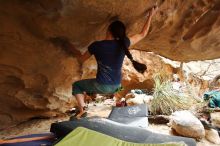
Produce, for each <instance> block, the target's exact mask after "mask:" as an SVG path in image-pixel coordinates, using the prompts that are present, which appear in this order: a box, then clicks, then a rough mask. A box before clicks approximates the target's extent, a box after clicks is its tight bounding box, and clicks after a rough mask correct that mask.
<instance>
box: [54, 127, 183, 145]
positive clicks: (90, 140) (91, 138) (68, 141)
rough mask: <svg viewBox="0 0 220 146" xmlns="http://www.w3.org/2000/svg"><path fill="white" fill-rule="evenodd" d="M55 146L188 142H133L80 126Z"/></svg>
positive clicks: (181, 143) (180, 143)
mask: <svg viewBox="0 0 220 146" xmlns="http://www.w3.org/2000/svg"><path fill="white" fill-rule="evenodd" d="M55 146H186V144H185V143H183V142H179V143H176V142H175V143H162V144H140V143H132V142H126V141H122V140H119V139H117V138H114V137H111V136H108V135H105V134H102V133H99V132H96V131H93V130H90V129H87V128H83V127H78V128H76V129H75V130H73V131H72V132H71V133H69V134H68V135H67V136H66V137H64V138H63V139H62V140H61V141H60V142H59V143H57V144H56V145H55Z"/></svg>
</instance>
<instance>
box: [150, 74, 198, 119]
mask: <svg viewBox="0 0 220 146" xmlns="http://www.w3.org/2000/svg"><path fill="white" fill-rule="evenodd" d="M154 81H155V86H154V93H153V97H154V98H153V100H152V101H151V103H150V111H151V113H152V115H158V114H162V115H170V114H171V113H173V112H175V111H178V110H186V109H189V108H190V107H191V106H192V105H193V103H194V100H193V98H191V97H190V96H188V95H187V94H180V93H179V92H177V91H176V90H174V89H173V88H172V82H171V81H170V80H169V79H168V77H167V76H166V75H165V74H161V73H160V74H156V75H155V76H154Z"/></svg>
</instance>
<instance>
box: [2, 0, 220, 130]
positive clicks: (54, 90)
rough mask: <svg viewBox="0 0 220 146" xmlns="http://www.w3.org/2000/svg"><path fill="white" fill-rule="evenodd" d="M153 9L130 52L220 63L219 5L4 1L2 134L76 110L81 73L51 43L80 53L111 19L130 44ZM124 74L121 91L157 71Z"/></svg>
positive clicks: (149, 0)
mask: <svg viewBox="0 0 220 146" xmlns="http://www.w3.org/2000/svg"><path fill="white" fill-rule="evenodd" d="M155 4H157V5H158V6H159V11H158V13H157V14H156V16H155V17H154V18H153V21H152V25H151V28H150V33H149V35H148V36H147V37H146V38H145V39H144V40H143V41H141V42H140V43H139V44H137V45H136V46H134V48H136V49H139V50H144V51H153V52H155V53H157V54H160V55H162V56H165V57H168V58H171V59H173V60H180V61H190V60H205V59H214V58H218V57H220V51H219V48H220V37H219V36H220V27H219V26H220V15H219V12H220V2H219V1H218V0H186V1H179V0H172V1H170V0H164V1H163V0H138V1H135V2H134V1H126V2H125V1H118V0H104V1H98V0H1V1H0V79H1V80H0V129H1V128H3V127H7V126H9V125H12V124H15V123H18V122H21V121H24V120H26V119H29V118H31V117H36V116H46V117H47V116H55V115H57V114H59V113H62V112H64V111H66V110H67V109H68V108H69V107H71V106H72V105H73V101H72V98H71V84H72V82H74V81H76V80H78V79H80V78H81V72H82V71H81V69H80V67H79V65H78V63H77V62H76V60H75V59H74V58H73V57H71V56H69V55H68V54H67V53H66V52H65V51H63V50H61V49H60V48H57V47H55V46H53V45H52V44H51V43H50V41H49V38H50V37H54V36H65V37H68V38H69V39H70V40H71V42H72V43H73V44H74V45H75V46H76V47H77V48H79V49H80V50H81V51H84V50H85V49H86V48H87V46H88V45H89V43H91V42H92V41H94V40H98V39H101V38H103V37H104V36H105V33H106V28H107V26H108V25H109V23H110V22H111V21H112V20H114V19H116V18H119V19H121V20H122V21H123V22H125V24H126V25H127V27H128V35H129V36H130V35H133V34H135V33H137V32H139V31H140V30H141V28H142V26H143V24H144V19H146V17H145V15H146V11H147V10H148V9H149V8H151V7H152V6H153V5H155ZM143 54H144V53H143ZM137 56H138V57H137V58H138V59H140V58H141V57H142V58H145V57H146V56H143V55H141V54H139V55H137ZM146 62H147V63H148V64H151V63H152V64H153V62H150V60H149V61H146ZM129 68H130V65H129V64H128V65H126V63H125V67H124V71H123V74H124V80H123V84H125V85H126V86H130V84H131V83H133V82H130V81H129V78H130V79H131V80H132V81H135V82H139V80H142V81H146V80H147V79H148V77H149V76H151V73H152V72H151V71H150V70H153V69H154V68H153V67H152V68H151V67H149V72H148V73H146V75H144V76H142V75H137V74H136V72H135V71H130V69H129ZM156 68H159V67H156ZM167 69H168V70H169V67H168V68H167ZM127 71H129V72H130V73H127ZM135 84H136V83H135ZM137 84H138V83H137ZM148 84H150V83H148ZM133 85H134V84H132V85H131V86H132V87H134V86H133Z"/></svg>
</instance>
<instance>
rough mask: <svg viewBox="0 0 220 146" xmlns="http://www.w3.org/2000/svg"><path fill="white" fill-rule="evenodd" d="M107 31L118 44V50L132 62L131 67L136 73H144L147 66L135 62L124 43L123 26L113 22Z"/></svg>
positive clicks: (119, 22)
mask: <svg viewBox="0 0 220 146" xmlns="http://www.w3.org/2000/svg"><path fill="white" fill-rule="evenodd" d="M108 29H109V31H110V32H111V34H112V36H113V38H114V39H115V40H116V41H117V42H118V44H119V46H120V48H121V49H122V50H123V51H124V52H125V55H126V56H127V57H128V58H129V60H130V61H131V62H132V65H133V67H134V68H135V69H136V70H137V71H138V72H140V73H144V71H145V70H146V69H147V66H146V65H145V64H143V63H139V62H137V61H135V60H134V59H133V57H132V55H131V53H130V52H129V50H128V47H127V46H126V44H125V41H126V39H127V36H126V27H125V25H124V24H123V23H122V22H121V21H114V22H112V23H111V24H110V26H109V28H108Z"/></svg>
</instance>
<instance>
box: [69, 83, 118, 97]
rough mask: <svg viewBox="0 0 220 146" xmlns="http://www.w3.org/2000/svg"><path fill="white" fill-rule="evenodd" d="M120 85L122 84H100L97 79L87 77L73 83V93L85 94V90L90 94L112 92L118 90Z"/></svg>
mask: <svg viewBox="0 0 220 146" xmlns="http://www.w3.org/2000/svg"><path fill="white" fill-rule="evenodd" d="M120 87H121V85H105V84H100V83H98V82H97V81H96V79H85V80H80V81H76V82H75V83H73V85H72V94H73V95H76V94H83V92H86V93H88V94H111V93H115V92H117V91H118V89H119V88H120Z"/></svg>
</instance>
